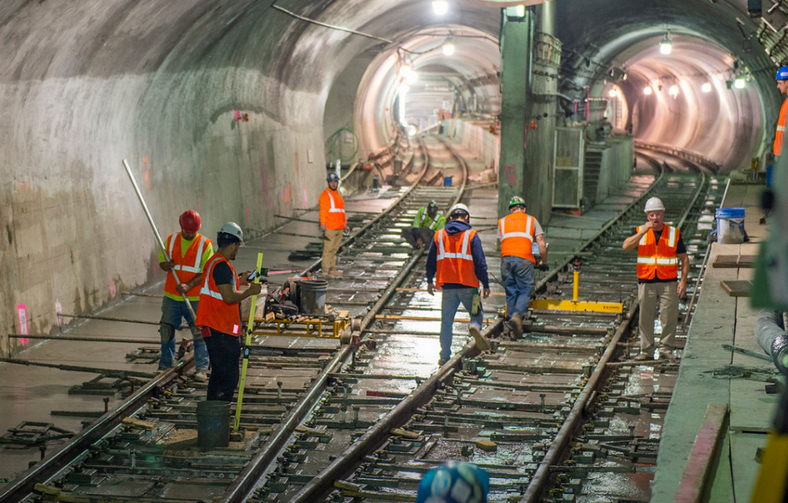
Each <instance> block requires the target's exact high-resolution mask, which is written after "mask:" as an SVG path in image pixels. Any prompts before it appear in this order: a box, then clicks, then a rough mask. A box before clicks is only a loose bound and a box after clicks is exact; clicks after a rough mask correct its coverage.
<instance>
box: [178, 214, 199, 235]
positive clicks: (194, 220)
mask: <svg viewBox="0 0 788 503" xmlns="http://www.w3.org/2000/svg"><path fill="white" fill-rule="evenodd" d="M178 223H180V224H181V229H183V230H185V231H187V232H197V231H198V230H200V214H199V213H197V212H196V211H194V210H186V211H184V212H183V213H182V214H181V218H179V219H178Z"/></svg>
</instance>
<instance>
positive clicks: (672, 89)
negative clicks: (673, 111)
mask: <svg viewBox="0 0 788 503" xmlns="http://www.w3.org/2000/svg"><path fill="white" fill-rule="evenodd" d="M668 93H670V95H671V96H673V98H674V99H675V98H676V96H678V95H679V86H670V90H669V91H668Z"/></svg>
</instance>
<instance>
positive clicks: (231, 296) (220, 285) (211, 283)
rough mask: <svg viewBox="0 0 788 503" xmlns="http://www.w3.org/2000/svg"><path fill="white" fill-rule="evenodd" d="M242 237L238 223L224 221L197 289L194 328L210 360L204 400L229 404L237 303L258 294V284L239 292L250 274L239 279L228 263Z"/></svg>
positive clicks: (236, 353) (234, 381)
mask: <svg viewBox="0 0 788 503" xmlns="http://www.w3.org/2000/svg"><path fill="white" fill-rule="evenodd" d="M243 238H244V234H243V231H242V230H241V228H240V227H238V224H236V223H234V222H227V223H226V224H224V225H223V226H222V228H221V229H220V230H219V234H218V235H217V237H216V244H217V246H218V247H219V249H218V250H216V255H214V256H213V257H212V258H211V259H210V260H209V261H208V263H207V264H206V265H205V272H204V274H203V277H204V280H203V285H202V289H201V290H200V310H199V311H198V312H197V325H198V326H200V327H202V329H203V338H204V339H205V345H206V346H208V355H209V356H210V358H211V367H212V370H211V378H210V380H209V381H208V400H222V401H225V402H230V401H232V399H233V395H234V394H235V388H236V386H238V377H239V373H238V360H239V359H240V357H241V346H240V344H239V340H238V337H239V336H240V335H241V301H242V300H244V299H246V298H247V297H251V296H252V295H255V294H258V293H260V291H261V290H262V288H263V287H262V285H260V284H254V283H253V284H252V286H251V287H249V289H248V290H246V291H244V292H240V291H239V288H240V285H241V283H243V284H249V281H248V278H249V275H250V274H251V271H246V272H245V273H243V274H241V276H240V278H239V276H238V274H237V273H236V272H235V268H233V266H232V264H231V263H230V261H231V260H235V257H236V256H237V255H238V249H239V248H240V247H241V245H242V244H243Z"/></svg>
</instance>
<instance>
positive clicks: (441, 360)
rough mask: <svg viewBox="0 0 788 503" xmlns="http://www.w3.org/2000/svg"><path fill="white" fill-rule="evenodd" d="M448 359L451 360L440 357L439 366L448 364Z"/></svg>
mask: <svg viewBox="0 0 788 503" xmlns="http://www.w3.org/2000/svg"><path fill="white" fill-rule="evenodd" d="M448 361H449V360H447V359H443V358H440V359H439V360H438V366H439V367H443V366H444V365H446V362H448Z"/></svg>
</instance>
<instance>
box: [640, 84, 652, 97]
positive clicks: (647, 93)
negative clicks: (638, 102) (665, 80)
mask: <svg viewBox="0 0 788 503" xmlns="http://www.w3.org/2000/svg"><path fill="white" fill-rule="evenodd" d="M653 92H654V89H652V88H651V86H646V88H645V89H643V94H645V95H646V96H651V93H653Z"/></svg>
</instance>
